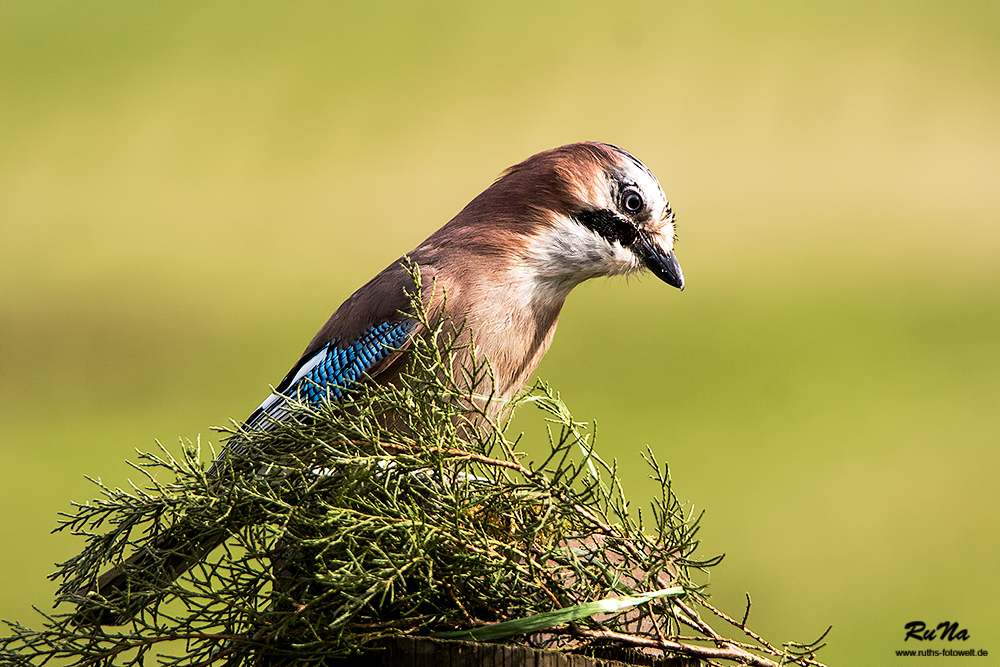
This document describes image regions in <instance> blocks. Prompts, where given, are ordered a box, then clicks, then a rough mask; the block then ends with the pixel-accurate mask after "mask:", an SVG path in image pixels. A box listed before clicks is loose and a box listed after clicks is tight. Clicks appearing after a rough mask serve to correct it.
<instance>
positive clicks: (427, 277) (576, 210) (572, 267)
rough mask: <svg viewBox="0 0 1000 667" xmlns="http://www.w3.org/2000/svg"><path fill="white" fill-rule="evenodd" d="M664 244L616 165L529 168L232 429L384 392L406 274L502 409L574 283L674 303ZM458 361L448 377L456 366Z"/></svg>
mask: <svg viewBox="0 0 1000 667" xmlns="http://www.w3.org/2000/svg"><path fill="white" fill-rule="evenodd" d="M674 238H675V229H674V216H673V213H672V212H671V209H670V205H669V204H668V202H667V199H666V197H665V196H664V194H663V191H662V190H661V188H660V186H659V183H658V182H657V180H656V178H655V177H654V176H653V175H652V173H651V172H650V171H649V170H648V169H647V168H646V167H645V166H644V165H643V164H642V163H641V162H639V161H638V160H637V159H636V158H634V157H633V156H632V155H630V154H629V153H627V152H625V151H623V150H621V149H619V148H617V147H614V146H611V145H608V144H600V143H581V144H571V145H568V146H562V147H560V148H556V149H553V150H550V151H545V152H543V153H539V154H537V155H534V156H532V157H530V158H528V159H527V160H525V161H524V162H521V163H520V164H517V165H515V166H513V167H511V168H510V169H508V170H507V171H506V172H504V173H503V174H502V175H501V177H500V178H498V179H497V180H496V181H495V182H494V183H493V184H492V185H491V186H490V187H489V188H487V189H486V190H485V191H484V192H483V193H482V194H480V195H479V196H478V197H476V198H475V199H473V200H472V201H471V202H470V203H469V204H468V205H467V206H466V207H465V208H464V209H462V211H461V212H459V213H458V215H456V216H455V217H454V218H452V220H450V221H449V222H448V223H447V224H445V225H444V226H443V227H442V228H441V229H439V230H438V231H436V232H435V233H434V234H432V235H431V236H430V237H429V238H428V239H427V240H426V241H424V242H423V243H421V244H420V245H419V246H417V247H416V248H415V249H414V250H412V251H411V252H409V253H407V254H406V255H404V256H403V258H401V259H400V260H398V261H396V262H394V263H393V264H391V265H390V266H389V267H388V268H386V269H385V270H383V271H382V272H381V273H379V274H378V275H376V276H375V277H374V278H372V279H371V280H370V281H369V282H368V283H366V284H365V285H364V286H362V287H361V288H360V289H358V290H357V291H356V292H355V293H354V294H353V295H351V297H349V298H348V299H347V300H346V301H345V302H344V303H343V304H342V305H341V306H340V307H339V308H338V309H337V310H336V312H334V314H333V316H332V317H331V318H330V319H329V321H327V323H326V324H325V325H324V326H323V327H322V328H321V329H320V330H319V332H318V333H317V334H316V336H315V337H314V338H313V339H312V341H311V342H310V343H309V345H308V346H307V347H306V349H305V352H304V353H303V354H302V356H301V357H300V359H299V361H298V362H297V363H296V364H295V365H294V366H293V367H292V369H291V370H290V371H289V373H288V374H287V375H286V377H285V378H284V380H283V381H282V382H281V383H279V384H278V385H277V386H276V387H275V390H274V393H272V394H271V396H269V397H268V398H267V399H266V400H265V401H264V402H263V403H262V404H261V406H260V407H259V408H258V409H257V410H256V411H255V412H254V413H253V414H252V415H251V416H250V418H249V419H248V420H247V422H246V424H247V426H248V427H259V426H266V425H267V423H268V422H269V421H274V420H281V419H282V418H283V417H284V414H285V401H286V398H288V397H292V398H296V399H297V400H303V401H306V402H310V401H318V400H320V399H321V398H324V397H326V396H330V397H332V398H333V399H336V398H339V397H341V396H342V395H344V394H345V393H347V392H349V391H350V390H351V386H352V385H354V384H355V383H357V382H360V381H369V382H375V383H379V384H385V383H390V382H392V381H393V380H394V379H395V378H396V377H397V376H398V374H399V373H400V372H401V370H402V369H403V368H404V367H405V358H406V350H407V349H408V347H409V346H410V345H411V344H412V341H413V339H414V337H415V336H419V335H421V334H422V333H423V332H422V328H421V325H420V324H419V323H418V322H417V321H416V320H414V319H413V318H412V317H411V315H412V314H413V313H412V312H411V310H412V304H411V301H410V296H409V294H411V293H412V292H413V287H414V285H413V278H412V276H411V274H410V273H409V272H408V267H416V269H417V270H418V271H419V279H420V282H421V288H422V289H421V294H422V295H423V298H424V300H425V304H424V305H430V304H432V299H434V298H435V297H436V296H440V295H441V294H444V295H446V297H447V306H446V313H445V315H446V317H447V318H449V319H450V320H451V321H454V322H460V323H462V325H464V326H463V331H466V332H468V335H471V337H472V339H473V340H474V343H475V349H476V352H477V354H478V355H479V356H481V357H483V358H485V359H487V360H488V361H489V363H490V364H491V367H492V370H493V382H494V386H493V387H492V394H493V396H494V397H496V398H498V399H501V402H502V400H503V399H506V398H509V397H511V396H512V395H513V394H515V393H516V392H517V391H518V390H519V389H521V388H522V387H523V386H524V384H525V383H526V382H527V381H528V379H529V377H530V376H531V374H532V373H533V372H534V370H535V368H536V367H537V366H538V363H539V362H540V361H541V359H542V356H543V355H544V354H545V352H546V351H547V350H548V348H549V345H550V344H551V342H552V338H553V335H554V334H555V329H556V324H557V322H558V319H559V312H560V310H561V308H562V306H563V303H564V301H565V299H566V297H567V296H568V295H569V293H570V291H571V290H572V289H573V287H575V286H576V285H578V284H579V283H581V282H583V281H585V280H588V279H590V278H595V277H599V276H613V275H628V274H631V273H635V272H638V271H640V270H642V269H644V268H648V269H650V270H651V271H652V272H653V273H654V274H655V275H657V276H658V277H660V278H661V279H662V280H664V281H665V282H667V283H669V284H671V285H674V286H675V287H678V288H681V289H683V287H684V279H683V276H682V274H681V270H680V266H679V265H678V263H677V261H676V259H675V258H674V254H673V245H674ZM440 301H441V300H440V299H438V300H437V303H440ZM431 307H433V306H431ZM468 349H469V348H466V349H465V351H464V352H463V351H460V352H459V357H458V358H457V359H456V360H455V361H456V363H458V364H462V363H464V362H465V361H467V359H465V358H464V357H463V356H462V354H468ZM239 454H240V452H239V451H238V450H231V451H230V452H229V453H228V454H227V456H238V455H239ZM219 465H220V464H219V463H217V464H216V468H213V470H215V469H217V468H218V466H219ZM212 547H214V545H200V546H199V548H197V549H191V550H190V554H191V555H190V557H189V558H184V559H178V560H177V562H176V563H175V564H173V565H172V566H171V567H172V568H173V569H175V570H176V571H177V574H178V575H179V574H180V573H181V572H183V570H184V569H186V568H187V567H190V566H191V565H192V564H193V563H190V562H188V561H189V560H192V559H197V558H200V557H202V556H203V555H204V553H206V552H207V550H210V549H211V548H212ZM153 548H154V549H156V548H158V545H154V547H153ZM142 558H143V556H142V555H141V554H140V553H137V554H136V556H133V557H132V559H130V565H132V566H133V567H131V568H129V569H131V570H133V571H136V570H138V569H141V568H138V567H136V565H137V563H138V562H139V560H141V559H142ZM130 576H134V575H130ZM127 579H128V577H127V576H126V573H125V572H124V571H123V570H121V569H115V570H111V571H109V572H108V573H106V574H105V575H103V576H102V577H101V578H100V579H99V580H98V582H97V584H96V586H94V587H91V589H90V590H91V591H93V590H96V592H98V593H99V594H100V595H102V596H104V597H109V596H111V595H112V594H114V593H116V592H117V591H124V590H126V584H127ZM101 622H108V619H107V618H102V619H101Z"/></svg>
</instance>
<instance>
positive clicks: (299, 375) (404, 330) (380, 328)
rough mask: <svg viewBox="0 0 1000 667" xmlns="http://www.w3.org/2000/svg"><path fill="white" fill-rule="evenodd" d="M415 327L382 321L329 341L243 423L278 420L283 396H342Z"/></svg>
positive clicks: (300, 398)
mask: <svg viewBox="0 0 1000 667" xmlns="http://www.w3.org/2000/svg"><path fill="white" fill-rule="evenodd" d="M415 328H416V327H415V323H414V322H413V321H411V320H405V321H403V322H383V323H382V324H379V325H377V326H374V327H371V328H370V329H368V330H367V331H366V332H365V333H364V334H363V335H362V336H361V338H359V339H357V340H356V341H354V342H353V343H351V344H349V345H346V346H344V345H342V344H341V342H340V339H334V340H332V341H330V342H329V343H327V344H326V345H325V346H323V347H321V348H320V349H319V350H317V351H316V353H315V354H313V355H312V356H311V357H309V358H307V359H304V360H303V361H302V363H301V364H299V366H298V367H297V368H296V369H294V371H293V372H292V373H289V375H288V376H287V377H286V378H285V380H284V381H283V382H282V383H281V384H280V385H278V387H277V388H276V389H275V392H274V393H273V394H271V395H270V396H269V397H268V398H267V400H265V401H264V402H263V403H261V405H260V407H259V408H257V409H256V410H255V411H254V413H253V414H252V415H250V418H249V419H247V422H246V425H247V426H249V427H254V426H260V425H261V422H262V421H263V420H264V419H265V418H269V419H271V420H281V418H282V417H284V414H285V410H284V406H285V402H286V397H287V398H292V399H294V400H298V401H302V402H303V403H308V404H316V403H319V402H320V401H322V400H324V399H325V398H326V396H327V395H329V396H330V398H332V399H339V398H343V397H344V395H345V394H346V393H347V392H349V391H350V390H351V387H352V385H354V384H355V383H356V382H358V381H359V380H361V379H362V378H363V377H364V375H365V373H367V372H368V371H369V370H371V369H372V368H373V367H374V366H375V365H376V364H378V363H379V362H380V361H382V360H383V359H385V358H386V357H387V356H389V355H390V354H392V353H393V352H395V351H396V350H398V349H399V348H400V347H401V346H402V345H403V344H404V343H405V342H406V340H407V338H409V337H410V335H411V334H412V333H413V331H414V329H415Z"/></svg>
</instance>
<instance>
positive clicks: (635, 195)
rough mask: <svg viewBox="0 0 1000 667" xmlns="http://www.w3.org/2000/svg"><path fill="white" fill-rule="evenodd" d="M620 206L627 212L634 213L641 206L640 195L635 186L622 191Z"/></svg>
mask: <svg viewBox="0 0 1000 667" xmlns="http://www.w3.org/2000/svg"><path fill="white" fill-rule="evenodd" d="M622 208H624V209H625V210H626V211H628V212H629V213H636V212H638V211H639V209H641V208H642V195H641V194H639V191H638V190H636V189H635V188H628V189H627V190H625V192H623V193H622Z"/></svg>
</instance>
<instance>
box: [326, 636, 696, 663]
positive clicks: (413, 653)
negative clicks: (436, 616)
mask: <svg viewBox="0 0 1000 667" xmlns="http://www.w3.org/2000/svg"><path fill="white" fill-rule="evenodd" d="M381 646H382V648H381V649H378V650H372V651H368V652H366V653H363V654H361V655H357V656H352V657H349V658H341V659H339V660H331V661H327V663H328V664H329V665H330V667H632V666H633V665H643V666H649V667H698V665H700V664H701V663H700V662H699V661H697V660H691V659H685V658H654V657H653V656H648V655H642V654H635V655H634V656H629V657H627V658H625V660H627V661H626V662H623V661H622V660H611V659H606V658H589V657H587V656H582V655H574V654H572V653H562V652H560V651H543V650H539V649H532V648H527V647H524V646H510V645H505V644H478V643H474V642H461V641H450V640H449V641H445V640H442V639H430V638H429V637H394V638H391V639H386V640H384V641H383V642H382V643H381ZM622 657H623V658H624V656H622Z"/></svg>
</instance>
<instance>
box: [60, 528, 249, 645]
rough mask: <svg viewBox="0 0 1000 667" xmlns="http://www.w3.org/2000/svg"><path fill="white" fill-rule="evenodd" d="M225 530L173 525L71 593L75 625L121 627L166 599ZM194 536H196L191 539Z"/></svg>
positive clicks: (221, 537) (214, 545)
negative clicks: (173, 586) (196, 528)
mask: <svg viewBox="0 0 1000 667" xmlns="http://www.w3.org/2000/svg"><path fill="white" fill-rule="evenodd" d="M229 532H230V531H229V528H228V527H226V526H225V525H221V524H220V525H219V526H216V527H213V528H212V529H211V530H207V531H206V530H205V528H204V526H202V527H200V528H199V529H198V530H192V529H188V528H186V527H185V526H183V525H174V526H172V527H171V528H170V529H169V530H168V531H166V532H165V533H164V534H163V535H161V536H160V537H158V538H156V539H155V540H154V541H153V543H152V544H151V545H149V546H144V547H141V548H140V549H139V550H138V551H136V552H135V553H134V554H132V555H131V556H130V557H129V558H127V559H125V560H124V561H123V562H122V563H121V564H120V565H117V566H115V567H113V568H111V569H110V570H108V571H107V572H105V573H104V574H102V575H101V576H99V577H98V578H97V581H96V582H94V583H93V584H92V585H90V586H85V587H84V588H81V589H79V590H77V591H75V592H76V595H77V596H80V597H81V598H83V599H82V600H80V599H78V604H77V610H76V614H75V616H74V621H75V623H76V624H77V625H123V624H125V623H128V622H129V621H130V620H131V619H132V618H133V617H134V616H135V615H136V614H138V613H139V611H140V610H142V609H143V608H144V607H147V606H149V605H150V604H152V603H154V602H156V601H157V600H159V599H161V598H163V597H164V595H166V593H167V589H169V588H170V585H171V584H172V583H173V582H174V581H175V580H176V579H177V578H178V577H180V576H181V575H182V574H184V573H185V572H187V571H188V570H189V569H191V568H192V567H194V566H195V565H196V564H197V563H198V562H200V561H203V560H204V559H205V558H206V557H207V556H208V554H209V553H211V552H212V551H213V550H214V549H215V548H216V547H217V546H219V545H220V544H222V543H223V542H224V541H225V539H226V537H228V535H229ZM194 533H197V534H196V535H195V534H194Z"/></svg>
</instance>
